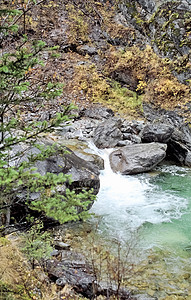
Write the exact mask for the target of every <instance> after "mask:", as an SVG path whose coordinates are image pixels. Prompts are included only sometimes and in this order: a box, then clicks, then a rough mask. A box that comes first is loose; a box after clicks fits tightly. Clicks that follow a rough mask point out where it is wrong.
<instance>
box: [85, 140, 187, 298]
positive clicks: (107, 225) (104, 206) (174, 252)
mask: <svg viewBox="0 0 191 300" xmlns="http://www.w3.org/2000/svg"><path fill="white" fill-rule="evenodd" d="M91 148H92V149H93V151H94V152H95V153H96V154H98V155H99V156H101V157H102V158H103V159H104V162H105V169H104V170H103V171H101V174H100V184H101V186H100V191H99V194H98V195H97V201H95V203H94V205H93V207H92V209H91V212H92V213H93V214H94V217H93V218H92V219H91V220H89V221H88V223H87V224H88V225H89V226H90V227H92V226H94V227H96V232H97V233H96V234H97V236H98V239H100V240H102V241H103V240H104V241H105V242H106V247H107V246H108V247H109V249H110V251H112V250H113V249H115V246H116V241H118V242H119V243H117V244H118V245H119V244H120V250H121V251H122V252H123V253H127V252H129V248H132V249H130V250H132V252H133V254H132V255H131V253H130V252H131V251H130V252H129V255H128V256H129V257H128V258H127V257H126V260H127V261H126V263H127V264H131V263H132V264H133V265H134V268H133V270H131V273H130V272H129V273H130V276H126V284H127V286H128V287H129V288H130V289H131V290H132V291H133V292H134V293H135V294H136V293H141V294H145V293H146V294H147V295H150V296H152V297H155V298H153V299H159V300H162V299H164V300H167V299H169V300H171V299H172V300H175V299H181V300H183V299H191V169H190V168H186V167H180V166H176V165H174V164H169V163H167V162H166V163H163V164H161V165H160V166H158V167H156V168H155V169H154V170H152V171H151V172H148V173H144V174H138V175H133V176H132V175H128V176H124V175H123V176H122V175H120V174H116V173H113V172H112V170H111V168H110V165H109V159H108V156H109V153H110V152H111V151H112V149H104V150H100V149H97V148H96V147H95V146H94V145H92V144H91ZM87 224H86V225H87ZM86 225H85V228H86V229H87V227H86ZM96 239H97V238H96ZM129 245H130V246H129ZM114 251H115V250H114ZM146 299H147V298H146Z"/></svg>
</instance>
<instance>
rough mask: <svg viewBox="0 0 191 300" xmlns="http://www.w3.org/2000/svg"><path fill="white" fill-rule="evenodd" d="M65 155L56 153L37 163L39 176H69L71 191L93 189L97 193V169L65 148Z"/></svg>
mask: <svg viewBox="0 0 191 300" xmlns="http://www.w3.org/2000/svg"><path fill="white" fill-rule="evenodd" d="M66 151H67V153H66V154H63V153H62V154H61V153H59V152H58V153H56V154H54V155H52V156H51V157H49V158H46V159H45V160H43V161H38V163H37V165H36V167H37V170H38V172H39V173H40V174H41V175H45V174H46V173H47V172H50V173H54V174H59V173H64V174H66V175H71V178H72V183H71V185H70V187H71V188H72V189H75V190H76V191H77V190H80V191H81V190H82V189H83V188H89V189H91V188H93V189H94V193H95V194H97V193H98V191H99V177H98V176H99V170H98V167H96V166H95V165H93V164H92V163H90V162H87V161H85V160H84V159H82V158H80V157H78V156H77V155H75V154H74V152H73V151H72V150H70V149H69V148H66Z"/></svg>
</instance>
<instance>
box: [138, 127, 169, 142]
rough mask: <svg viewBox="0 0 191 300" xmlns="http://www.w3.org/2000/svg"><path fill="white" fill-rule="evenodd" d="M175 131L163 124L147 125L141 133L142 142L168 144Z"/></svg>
mask: <svg viewBox="0 0 191 300" xmlns="http://www.w3.org/2000/svg"><path fill="white" fill-rule="evenodd" d="M173 131H174V127H173V126H171V125H167V124H162V123H152V124H147V125H146V126H145V127H144V128H143V130H142V131H141V140H142V142H143V143H150V142H159V143H167V142H168V141H169V140H170V138H171V136H172V133H173Z"/></svg>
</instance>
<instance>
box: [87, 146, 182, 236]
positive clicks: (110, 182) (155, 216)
mask: <svg viewBox="0 0 191 300" xmlns="http://www.w3.org/2000/svg"><path fill="white" fill-rule="evenodd" d="M90 146H91V148H92V149H93V150H94V152H95V153H96V154H98V155H99V156H101V157H102V158H103V159H104V162H105V169H104V170H103V171H102V172H101V174H100V191H99V193H98V195H97V201H96V202H95V203H94V205H93V207H92V209H91V212H93V213H95V214H96V215H97V216H100V217H101V225H100V228H101V230H103V231H107V230H109V231H110V234H112V235H115V234H116V235H117V236H119V235H120V236H125V235H126V234H127V231H129V229H131V230H137V229H138V228H139V227H141V226H142V225H143V224H144V223H147V222H149V223H152V224H158V223H162V222H171V221H172V220H173V219H178V218H180V217H181V215H182V214H183V212H184V210H185V209H186V207H187V200H186V199H184V198H182V197H178V196H177V195H176V194H173V193H171V192H170V191H164V190H162V189H160V188H159V187H158V186H156V185H153V184H151V183H150V182H149V179H150V175H149V174H142V175H136V176H132V175H129V176H124V175H120V174H116V173H114V172H113V171H112V170H111V168H110V164H109V153H111V151H112V149H104V150H100V149H97V148H96V147H95V145H93V144H90ZM156 176H157V175H156Z"/></svg>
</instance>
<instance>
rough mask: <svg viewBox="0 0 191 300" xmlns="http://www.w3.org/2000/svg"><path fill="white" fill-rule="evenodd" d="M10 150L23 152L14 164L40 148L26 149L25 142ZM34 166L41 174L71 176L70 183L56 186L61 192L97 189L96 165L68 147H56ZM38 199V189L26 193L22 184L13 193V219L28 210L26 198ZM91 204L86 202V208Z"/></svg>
mask: <svg viewBox="0 0 191 300" xmlns="http://www.w3.org/2000/svg"><path fill="white" fill-rule="evenodd" d="M12 151H13V153H15V154H16V153H18V152H19V153H24V154H23V156H22V157H20V156H19V159H18V161H16V160H15V161H14V162H13V163H14V164H15V165H16V164H18V163H19V160H20V161H27V159H28V157H29V156H31V155H33V157H35V156H36V155H39V154H40V150H39V149H38V148H36V147H32V148H29V149H28V148H27V145H26V144H23V145H19V146H17V147H15V148H14V149H13V150H12ZM34 166H35V167H36V168H37V172H39V173H40V174H41V175H45V174H47V173H54V174H59V173H63V174H65V175H70V176H71V179H72V182H71V183H70V182H69V181H66V182H65V183H63V184H62V185H61V186H59V187H58V190H59V192H60V193H61V194H64V193H65V190H66V188H69V189H71V190H74V191H75V192H76V193H80V192H81V191H82V190H84V189H86V190H90V189H93V191H94V194H95V195H96V194H97V193H98V191H99V187H100V180H99V169H98V167H97V166H96V165H94V164H92V163H91V162H88V161H85V160H84V159H82V158H80V157H78V156H77V155H75V154H74V152H73V151H72V150H70V149H69V148H66V147H63V149H59V148H56V151H55V153H54V154H52V155H50V156H49V157H46V158H44V159H43V160H38V161H37V162H36V163H35V164H34ZM35 172H36V171H35ZM38 199H40V192H38V191H37V192H31V193H30V194H29V195H28V192H27V187H26V188H25V187H24V186H23V187H22V189H20V190H19V191H17V192H16V195H15V205H14V206H13V207H12V212H13V215H14V217H15V219H16V220H20V219H22V218H24V216H25V215H26V210H28V207H27V206H26V205H25V203H26V200H28V201H29V202H30V201H36V200H38ZM89 200H90V199H87V201H88V202H89ZM92 205H93V201H91V202H90V203H89V204H88V207H87V209H90V208H91V206H92ZM77 212H81V207H79V208H78V207H77ZM47 220H48V219H47Z"/></svg>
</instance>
